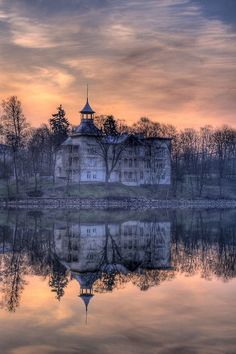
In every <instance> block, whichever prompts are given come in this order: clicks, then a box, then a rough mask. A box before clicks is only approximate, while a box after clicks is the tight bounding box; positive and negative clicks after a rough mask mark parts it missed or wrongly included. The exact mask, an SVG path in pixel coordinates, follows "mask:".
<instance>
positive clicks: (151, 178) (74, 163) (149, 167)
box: [56, 98, 171, 185]
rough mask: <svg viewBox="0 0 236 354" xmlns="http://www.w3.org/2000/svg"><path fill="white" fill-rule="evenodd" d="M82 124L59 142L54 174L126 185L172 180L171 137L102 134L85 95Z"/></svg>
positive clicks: (159, 182)
mask: <svg viewBox="0 0 236 354" xmlns="http://www.w3.org/2000/svg"><path fill="white" fill-rule="evenodd" d="M80 113H81V123H80V125H79V126H78V127H77V128H76V129H75V130H74V132H73V133H72V134H71V135H70V137H68V139H67V140H66V141H65V142H64V143H63V144H62V145H61V148H60V150H59V152H58V155H57V159H56V177H57V178H61V179H64V180H66V181H70V182H72V183H73V182H76V183H78V182H87V183H91V182H118V183H122V184H126V185H144V184H146V185H147V184H161V185H169V184H170V183H171V163H170V148H171V139H170V138H158V137H157V138H145V137H144V135H142V134H128V133H125V134H120V135H118V136H105V135H104V134H102V133H101V131H100V130H99V129H98V128H97V127H96V125H95V124H94V113H95V112H94V111H93V109H92V108H91V106H90V104H89V101H88V98H87V102H86V104H85V106H84V108H83V109H82V110H81V111H80Z"/></svg>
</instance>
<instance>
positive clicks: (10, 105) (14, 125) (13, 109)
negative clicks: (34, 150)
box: [2, 96, 28, 194]
mask: <svg viewBox="0 0 236 354" xmlns="http://www.w3.org/2000/svg"><path fill="white" fill-rule="evenodd" d="M2 108H3V115H2V122H3V129H4V137H5V141H6V143H7V144H8V145H9V146H11V149H12V154H13V165H14V175H15V181H16V192H17V194H18V193H19V177H18V165H19V160H20V156H19V151H20V150H21V149H22V148H23V147H24V145H25V140H26V137H27V128H28V124H27V122H26V119H25V116H24V114H23V111H22V106H21V102H20V101H19V100H18V98H17V97H16V96H12V97H10V98H8V99H7V100H4V101H3V102H2Z"/></svg>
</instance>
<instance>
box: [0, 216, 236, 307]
mask: <svg viewBox="0 0 236 354" xmlns="http://www.w3.org/2000/svg"><path fill="white" fill-rule="evenodd" d="M185 214H186V213H185V212H173V213H172V214H168V215H167V214H166V213H163V214H161V213H160V212H159V213H158V214H157V213H154V214H151V213H146V214H145V213H143V214H142V215H140V214H138V213H137V214H136V213H133V214H132V215H130V214H128V213H121V214H119V215H118V214H117V213H111V212H109V213H108V212H107V213H105V214H102V215H100V214H83V213H78V212H76V213H68V212H67V213H66V214H57V213H54V214H47V213H43V212H38V211H33V212H24V213H23V212H21V213H16V212H11V213H10V214H6V213H5V214H4V213H0V294H1V299H2V300H1V304H2V307H3V308H6V309H8V310H9V311H15V310H16V309H17V307H18V306H19V305H20V300H21V295H22V292H23V290H24V288H25V287H26V286H27V283H26V280H25V279H26V276H27V275H34V276H43V278H45V279H48V285H49V288H50V289H51V291H53V292H54V293H55V298H56V299H57V300H61V298H62V297H63V296H64V294H65V292H66V288H67V286H68V283H69V282H70V281H72V280H74V281H77V282H78V292H77V295H78V296H79V297H80V298H81V299H82V300H83V302H84V304H85V308H86V310H87V309H88V306H89V302H90V301H91V299H92V298H93V297H94V296H95V299H96V294H97V293H106V292H112V291H113V290H114V289H119V288H122V287H125V286H126V284H127V283H132V284H133V285H135V286H137V287H138V288H139V289H140V290H142V291H145V290H148V289H149V288H150V287H153V286H158V285H160V284H161V283H162V282H165V281H167V280H171V279H173V278H174V277H175V275H176V274H177V273H183V274H185V275H188V276H189V275H190V276H193V275H195V274H200V276H201V277H202V278H204V279H208V280H211V279H212V278H215V277H217V278H219V279H222V280H223V281H227V280H230V279H232V278H234V277H235V276H236V225H235V223H236V222H235V220H236V218H235V215H234V213H233V212H230V213H229V212H215V211H214V212H212V214H210V213H209V212H204V211H198V212H194V213H192V214H187V215H185Z"/></svg>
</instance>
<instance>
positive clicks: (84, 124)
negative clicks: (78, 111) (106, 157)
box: [74, 119, 101, 136]
mask: <svg viewBox="0 0 236 354" xmlns="http://www.w3.org/2000/svg"><path fill="white" fill-rule="evenodd" d="M74 133H75V134H79V135H95V136H98V135H100V134H101V131H100V130H99V129H98V128H97V127H96V125H95V124H94V122H93V119H81V123H80V125H79V126H78V127H77V128H76V129H75V132H74Z"/></svg>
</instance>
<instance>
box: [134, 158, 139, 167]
mask: <svg viewBox="0 0 236 354" xmlns="http://www.w3.org/2000/svg"><path fill="white" fill-rule="evenodd" d="M134 167H138V161H137V159H134Z"/></svg>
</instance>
